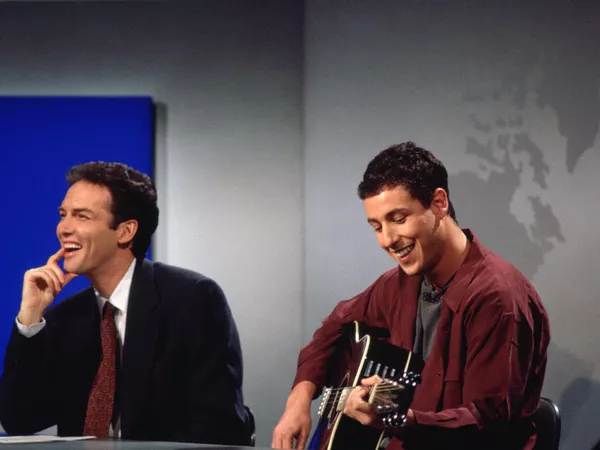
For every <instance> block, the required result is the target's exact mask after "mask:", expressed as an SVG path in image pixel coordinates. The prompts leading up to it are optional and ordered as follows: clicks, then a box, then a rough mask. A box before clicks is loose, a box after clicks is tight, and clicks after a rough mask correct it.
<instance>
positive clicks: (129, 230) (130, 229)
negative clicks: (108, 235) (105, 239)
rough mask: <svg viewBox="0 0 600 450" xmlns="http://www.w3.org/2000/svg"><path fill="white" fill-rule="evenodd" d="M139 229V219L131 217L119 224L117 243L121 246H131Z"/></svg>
mask: <svg viewBox="0 0 600 450" xmlns="http://www.w3.org/2000/svg"><path fill="white" fill-rule="evenodd" d="M137 230H138V221H137V220H134V219H131V220H126V221H125V222H121V223H120V224H119V225H118V226H117V243H118V244H119V247H121V248H127V247H129V244H131V242H132V241H133V238H134V237H135V234H136V233H137Z"/></svg>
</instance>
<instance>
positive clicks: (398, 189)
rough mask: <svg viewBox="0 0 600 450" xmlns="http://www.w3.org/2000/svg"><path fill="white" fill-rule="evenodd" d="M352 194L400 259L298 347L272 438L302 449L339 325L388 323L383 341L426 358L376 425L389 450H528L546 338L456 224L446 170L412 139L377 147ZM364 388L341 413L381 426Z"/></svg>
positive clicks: (485, 254) (532, 302)
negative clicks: (402, 415)
mask: <svg viewBox="0 0 600 450" xmlns="http://www.w3.org/2000/svg"><path fill="white" fill-rule="evenodd" d="M358 193H359V196H360V198H361V199H362V200H363V205H364V209H365V213H366V216H367V222H368V223H369V224H370V226H371V227H372V228H373V231H374V233H375V236H376V238H377V241H378V243H379V245H380V246H381V248H382V249H383V250H384V251H385V252H386V253H388V254H389V255H390V256H391V257H392V258H393V259H394V260H395V261H396V263H397V264H398V266H397V267H396V268H394V269H392V270H390V271H388V272H386V273H384V274H383V275H382V276H381V277H380V278H379V279H378V280H376V281H375V282H374V283H373V284H372V285H371V286H370V287H369V288H368V289H367V290H366V291H364V292H363V293H361V294H359V295H357V296H356V297H354V298H352V299H350V300H346V301H343V302H340V303H339V304H338V305H337V306H336V308H335V309H334V310H333V312H332V313H331V314H330V315H329V316H328V317H327V318H326V319H325V320H324V321H323V324H322V326H321V328H319V329H318V330H317V331H316V332H315V334H314V336H313V339H312V340H311V342H310V343H308V345H306V347H304V348H303V349H302V351H301V352H300V356H299V358H298V369H297V373H296V378H295V380H294V384H293V389H292V392H291V394H290V396H289V398H288V401H287V405H286V408H285V412H284V414H283V416H282V417H281V419H280V421H279V423H278V425H277V427H276V428H275V430H274V433H273V442H272V445H273V447H276V448H294V447H297V448H304V446H305V445H306V441H307V438H308V435H309V431H310V427H311V419H310V402H311V400H312V399H313V398H314V397H315V396H316V395H318V393H319V392H320V390H321V389H322V387H323V385H324V383H325V381H326V379H327V376H328V374H329V373H330V372H331V370H332V369H333V367H332V359H333V356H334V355H335V351H336V349H337V348H338V347H339V346H340V344H341V343H342V340H343V339H345V336H344V334H343V330H344V327H345V326H346V325H347V324H349V323H351V322H353V321H358V322H363V323H365V324H366V325H368V326H371V327H377V328H386V329H388V330H389V332H390V342H391V343H392V344H395V345H397V346H399V347H403V348H405V349H407V350H411V351H413V352H415V353H416V354H419V355H420V356H421V357H422V359H423V360H424V361H425V366H424V369H423V372H422V383H421V384H420V385H419V386H418V387H417V389H416V392H415V395H414V399H413V401H412V403H411V405H410V409H409V410H408V414H407V419H406V421H391V422H388V423H387V424H386V425H387V426H388V427H387V428H386V431H387V432H388V435H389V436H390V437H391V441H390V443H389V446H388V449H389V450H392V449H393V450H398V449H403V448H404V449H419V450H431V449H461V450H465V449H486V450H492V449H494V450H523V449H527V450H531V449H532V448H533V446H534V445H535V441H536V434H535V428H534V426H533V424H532V415H533V413H534V412H535V410H536V408H537V406H538V403H539V401H540V394H541V389H542V384H543V379H544V373H545V367H546V359H547V356H546V351H547V347H548V343H549V339H550V335H549V324H548V317H547V314H546V312H545V310H544V307H543V306H542V303H541V301H540V299H539V297H538V294H537V293H536V291H535V289H534V288H533V286H532V285H531V284H530V283H529V282H528V281H527V280H526V279H525V277H524V276H523V275H522V274H521V273H520V272H519V271H518V270H517V269H516V268H514V267H513V266H512V265H510V264H509V263H508V262H506V261H504V260H502V259H501V258H500V257H499V256H497V255H496V254H494V253H493V252H491V251H490V250H489V249H487V248H485V247H484V246H483V245H482V244H481V243H480V242H479V241H478V240H477V238H476V237H475V235H474V234H473V232H472V231H470V230H468V229H461V228H460V227H459V226H458V223H457V222H456V217H455V213H454V209H453V206H452V203H451V202H450V200H449V190H448V174H447V172H446V169H445V168H444V166H443V165H442V163H441V162H440V161H439V160H438V159H437V158H436V157H435V156H434V155H433V154H431V153H430V152H429V151H427V150H425V149H422V148H419V147H417V146H416V145H415V144H413V143H412V142H407V143H403V144H400V145H397V146H393V147H390V148H388V149H386V150H384V151H383V152H381V153H380V154H379V155H378V156H376V157H375V158H374V159H373V160H372V161H371V162H370V163H369V165H368V167H367V170H366V172H365V174H364V178H363V181H362V182H361V183H360V185H359V187H358ZM378 381H380V380H379V379H378V378H377V377H371V378H368V379H365V380H363V381H362V383H363V385H373V384H376V383H377V382H378ZM367 393H368V392H367V390H365V389H363V388H361V387H357V388H355V389H354V390H353V391H352V392H351V394H350V395H349V398H348V400H347V402H346V405H345V409H344V413H345V414H346V415H348V416H350V417H351V418H353V419H356V420H357V421H359V422H360V423H362V424H363V425H368V426H374V427H378V428H384V425H383V422H382V421H381V420H380V419H378V418H377V416H376V415H375V412H374V409H373V407H371V406H370V405H369V404H368V403H367V402H366V401H365V400H366V397H367Z"/></svg>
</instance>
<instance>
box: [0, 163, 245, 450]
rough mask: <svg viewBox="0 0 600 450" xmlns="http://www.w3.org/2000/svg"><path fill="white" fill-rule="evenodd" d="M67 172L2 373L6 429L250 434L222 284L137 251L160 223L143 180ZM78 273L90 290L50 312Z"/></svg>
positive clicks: (142, 436) (201, 438) (117, 170)
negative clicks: (50, 247)
mask: <svg viewBox="0 0 600 450" xmlns="http://www.w3.org/2000/svg"><path fill="white" fill-rule="evenodd" d="M67 180H68V182H69V184H70V188H69V190H68V192H67V194H66V196H65V198H64V200H63V203H62V205H61V206H60V208H59V211H60V222H59V224H58V226H57V236H58V239H59V241H60V244H61V248H60V250H59V251H58V252H57V253H55V254H54V255H52V256H51V257H50V258H49V259H48V261H47V264H46V265H45V266H42V267H39V268H35V269H31V270H29V271H27V272H26V273H25V277H24V282H23V296H22V301H21V307H20V311H19V313H18V316H17V319H16V321H15V326H14V328H13V331H12V335H11V337H10V341H9V344H8V348H7V351H6V359H5V364H4V373H3V374H2V378H1V380H0V422H1V423H2V425H3V427H4V428H5V430H6V431H7V432H8V433H10V434H30V433H35V432H38V431H40V430H43V429H45V428H48V427H50V426H53V425H57V426H58V434H59V435H62V436H77V435H82V434H83V435H95V436H98V437H108V436H112V437H120V438H123V439H136V440H164V441H183V442H202V443H218V444H238V445H244V444H249V443H250V434H251V432H252V430H250V426H249V425H248V423H249V421H250V418H249V417H248V414H247V412H246V409H245V407H244V403H243V397H242V353H241V348H240V342H239V337H238V333H237V330H236V326H235V323H234V320H233V317H232V315H231V312H230V310H229V306H228V305H227V301H226V299H225V296H224V294H223V292H222V291H221V289H220V288H219V286H218V285H217V283H215V282H214V281H212V280H210V279H208V278H206V277H204V276H202V275H200V274H198V273H195V272H191V271H188V270H184V269H180V268H176V267H172V266H168V265H166V264H160V263H153V262H150V261H147V260H145V259H144V255H145V253H146V251H147V249H148V246H149V244H150V241H151V237H152V235H153V233H154V231H155V229H156V227H157V225H158V207H157V204H156V191H155V188H154V184H153V182H152V181H151V179H150V178H149V177H148V176H147V175H145V174H142V173H140V172H138V171H136V170H134V169H132V168H130V167H127V166H126V165H124V164H119V163H103V162H97V163H88V164H83V165H80V166H75V167H74V168H72V169H71V170H70V171H69V173H68V174H67ZM63 259H64V262H63V268H64V270H63V269H61V268H60V267H59V265H58V264H59V262H60V261H61V260H63ZM77 275H83V276H85V277H87V278H88V279H89V280H90V282H91V286H90V287H89V288H87V289H85V290H83V291H81V292H79V293H77V294H75V295H73V296H71V297H69V298H67V299H65V300H64V301H62V302H61V303H59V304H57V305H56V306H54V307H52V308H50V309H48V310H47V311H46V309H47V308H48V307H49V306H50V304H51V303H52V301H53V300H54V298H55V297H56V295H57V294H58V293H59V292H60V291H61V290H62V288H63V287H64V286H65V285H66V284H67V283H68V282H69V281H70V280H71V279H72V278H74V277H75V276H77Z"/></svg>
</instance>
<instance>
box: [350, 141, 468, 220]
mask: <svg viewBox="0 0 600 450" xmlns="http://www.w3.org/2000/svg"><path fill="white" fill-rule="evenodd" d="M398 186H400V187H403V188H404V189H406V190H407V191H408V193H409V194H410V195H411V196H412V197H413V198H415V199H417V200H419V201H420V202H421V203H422V204H423V206H425V207H427V208H428V207H429V206H430V205H431V202H432V200H433V193H434V191H435V190H436V189H437V188H442V189H444V190H445V191H446V193H447V194H448V214H449V215H450V217H452V219H454V220H455V221H456V213H455V212H454V206H453V205H452V202H451V201H450V192H449V190H448V172H447V171H446V168H445V167H444V165H443V164H442V162H441V161H440V160H439V159H437V158H436V157H435V156H434V155H433V153H431V152H430V151H429V150H425V149H424V148H421V147H417V146H416V145H415V143H414V142H410V141H409V142H403V143H402V144H399V145H393V146H391V147H389V148H387V149H385V150H383V151H382V152H381V153H379V154H378V155H377V156H376V157H375V158H373V160H371V162H370V163H369V165H368V166H367V170H366V171H365V174H364V176H363V180H362V182H361V183H360V184H359V185H358V196H359V197H360V198H361V200H365V199H367V198H369V197H374V196H375V195H378V194H380V193H381V192H383V191H384V190H386V189H393V188H395V187H398Z"/></svg>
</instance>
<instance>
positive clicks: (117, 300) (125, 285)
mask: <svg viewBox="0 0 600 450" xmlns="http://www.w3.org/2000/svg"><path fill="white" fill-rule="evenodd" d="M136 261H137V260H136V259H135V258H133V261H131V264H130V265H129V269H127V272H125V275H123V278H121V281H119V284H117V287H116V288H115V290H114V292H113V293H112V295H111V296H110V298H109V299H108V298H105V297H102V296H101V295H100V293H99V292H98V291H97V290H96V289H94V293H95V294H96V300H97V301H98V307H99V308H100V312H101V313H102V308H103V307H104V303H106V302H107V301H109V300H110V303H111V304H112V305H113V306H114V307H116V308H117V309H118V310H119V311H121V312H122V313H126V312H127V305H128V303H129V291H130V290H131V282H132V281H133V271H134V270H135V264H136Z"/></svg>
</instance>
